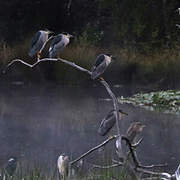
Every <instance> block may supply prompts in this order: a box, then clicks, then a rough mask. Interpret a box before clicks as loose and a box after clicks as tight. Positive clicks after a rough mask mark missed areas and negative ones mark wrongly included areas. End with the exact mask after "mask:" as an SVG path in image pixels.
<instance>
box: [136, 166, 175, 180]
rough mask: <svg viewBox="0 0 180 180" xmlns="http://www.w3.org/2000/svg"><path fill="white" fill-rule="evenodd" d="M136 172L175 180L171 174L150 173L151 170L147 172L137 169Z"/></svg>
mask: <svg viewBox="0 0 180 180" xmlns="http://www.w3.org/2000/svg"><path fill="white" fill-rule="evenodd" d="M136 171H138V172H142V173H145V174H149V175H154V176H159V177H165V178H167V179H171V178H173V176H172V175H170V174H169V173H165V172H154V171H149V170H146V169H143V168H136Z"/></svg>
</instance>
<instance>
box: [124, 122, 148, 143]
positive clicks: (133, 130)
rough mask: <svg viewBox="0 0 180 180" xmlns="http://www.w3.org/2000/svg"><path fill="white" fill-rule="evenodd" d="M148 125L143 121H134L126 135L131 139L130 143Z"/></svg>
mask: <svg viewBox="0 0 180 180" xmlns="http://www.w3.org/2000/svg"><path fill="white" fill-rule="evenodd" d="M144 127H146V126H145V125H143V124H142V123H141V122H133V123H131V125H130V126H129V128H128V130H127V132H126V137H127V138H128V139H129V141H130V143H133V142H134V141H135V139H136V137H137V135H138V134H139V133H141V131H142V130H143V129H144Z"/></svg>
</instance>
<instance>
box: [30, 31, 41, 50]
mask: <svg viewBox="0 0 180 180" xmlns="http://www.w3.org/2000/svg"><path fill="white" fill-rule="evenodd" d="M40 36H41V33H40V32H39V31H38V32H36V33H35V35H34V36H33V38H32V40H31V48H32V47H33V46H34V45H35V44H36V43H37V42H38V40H39V37H40Z"/></svg>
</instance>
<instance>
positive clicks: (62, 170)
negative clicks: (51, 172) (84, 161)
mask: <svg viewBox="0 0 180 180" xmlns="http://www.w3.org/2000/svg"><path fill="white" fill-rule="evenodd" d="M57 167H58V171H59V174H60V177H61V179H62V180H65V179H66V177H67V176H68V170H69V157H68V156H65V155H64V154H62V155H60V156H59V157H58V161H57Z"/></svg>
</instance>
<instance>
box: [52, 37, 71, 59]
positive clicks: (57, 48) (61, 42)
mask: <svg viewBox="0 0 180 180" xmlns="http://www.w3.org/2000/svg"><path fill="white" fill-rule="evenodd" d="M71 37H73V36H72V35H71V34H69V33H62V34H58V35H57V36H55V37H54V38H53V40H52V42H51V44H50V48H49V57H50V58H57V57H58V58H60V57H59V54H60V52H61V51H62V50H63V49H64V47H66V46H67V45H68V44H69V41H70V38H71Z"/></svg>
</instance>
